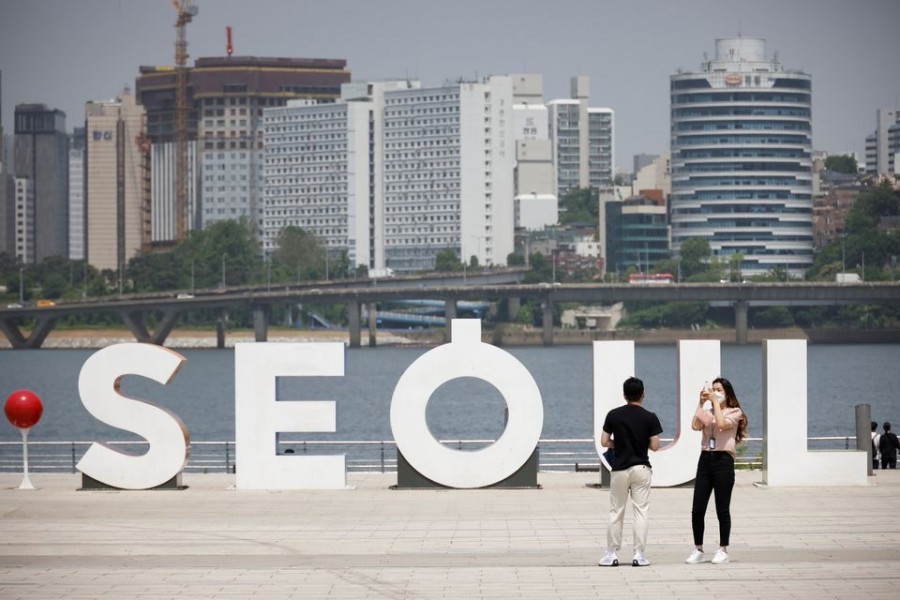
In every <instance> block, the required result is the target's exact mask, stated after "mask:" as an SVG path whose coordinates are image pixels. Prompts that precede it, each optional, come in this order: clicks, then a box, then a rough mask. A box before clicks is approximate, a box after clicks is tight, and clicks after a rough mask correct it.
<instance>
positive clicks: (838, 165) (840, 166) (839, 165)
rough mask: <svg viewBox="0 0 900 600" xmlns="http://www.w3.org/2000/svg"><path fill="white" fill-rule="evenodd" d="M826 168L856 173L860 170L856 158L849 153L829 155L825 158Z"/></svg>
mask: <svg viewBox="0 0 900 600" xmlns="http://www.w3.org/2000/svg"><path fill="white" fill-rule="evenodd" d="M825 168H826V169H828V170H829V171H836V172H838V173H849V174H855V173H857V172H858V170H859V169H858V167H857V164H856V159H855V158H854V157H853V156H851V155H849V154H841V155H838V156H829V157H828V158H826V159H825Z"/></svg>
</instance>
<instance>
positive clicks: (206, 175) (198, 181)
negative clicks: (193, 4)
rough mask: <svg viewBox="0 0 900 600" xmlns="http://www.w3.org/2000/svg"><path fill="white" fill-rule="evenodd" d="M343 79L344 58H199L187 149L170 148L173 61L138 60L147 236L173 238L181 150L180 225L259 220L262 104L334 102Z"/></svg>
mask: <svg viewBox="0 0 900 600" xmlns="http://www.w3.org/2000/svg"><path fill="white" fill-rule="evenodd" d="M349 81H350V71H349V70H348V69H347V61H346V60H344V59H304V58H257V57H238V56H227V57H218V58H199V59H197V60H196V61H195V62H194V65H193V66H192V67H188V68H187V72H186V89H185V98H186V106H187V110H186V119H185V125H184V130H185V140H186V146H187V147H186V151H185V153H184V154H179V152H177V148H176V141H177V134H178V120H177V116H178V115H177V113H178V111H177V105H178V98H177V95H178V94H177V92H178V77H177V70H176V68H174V67H141V68H140V75H139V76H138V78H137V80H136V96H137V99H138V102H139V103H140V104H141V105H143V107H144V109H145V110H146V114H147V136H148V137H149V140H150V142H151V143H152V150H151V152H152V160H151V170H152V172H153V183H152V201H151V204H152V210H151V212H152V214H153V225H152V239H153V242H154V244H160V243H162V244H166V243H171V242H174V241H177V240H178V238H179V227H178V220H177V214H178V213H177V210H176V207H177V204H176V192H175V190H176V185H175V182H176V178H177V166H178V165H177V161H178V160H179V156H181V157H185V160H186V163H187V164H186V165H185V171H184V173H185V175H186V179H187V185H186V188H187V197H186V199H185V203H186V212H187V213H188V215H189V216H188V218H187V222H186V224H185V228H186V229H187V230H190V229H195V228H202V227H205V226H207V225H209V224H210V223H213V222H216V221H220V220H225V219H238V218H240V217H246V218H247V219H248V220H249V221H250V222H252V223H253V224H254V226H258V225H259V220H260V217H261V213H262V206H261V201H262V197H263V194H262V188H263V178H262V177H263V169H262V165H263V118H262V117H263V109H265V108H268V107H273V106H283V105H284V104H286V103H287V101H288V100H290V99H294V98H307V99H310V100H315V101H320V102H333V101H334V100H335V99H337V98H338V97H339V96H340V91H341V84H343V83H347V82H349Z"/></svg>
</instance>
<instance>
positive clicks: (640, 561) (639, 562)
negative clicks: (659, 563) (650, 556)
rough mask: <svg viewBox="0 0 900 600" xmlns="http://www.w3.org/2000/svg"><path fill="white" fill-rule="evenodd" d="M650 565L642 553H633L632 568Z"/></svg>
mask: <svg viewBox="0 0 900 600" xmlns="http://www.w3.org/2000/svg"><path fill="white" fill-rule="evenodd" d="M649 564H650V561H649V560H647V557H646V556H644V553H643V552H641V551H640V550H635V551H634V558H633V559H632V561H631V566H632V567H646V566H647V565H649Z"/></svg>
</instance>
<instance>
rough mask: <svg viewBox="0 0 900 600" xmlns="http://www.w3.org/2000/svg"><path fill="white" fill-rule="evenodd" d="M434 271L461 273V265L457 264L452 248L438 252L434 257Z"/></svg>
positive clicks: (456, 257) (457, 258)
mask: <svg viewBox="0 0 900 600" xmlns="http://www.w3.org/2000/svg"><path fill="white" fill-rule="evenodd" d="M434 270H435V271H437V272H438V273H449V272H453V271H462V263H460V262H459V257H458V256H457V255H456V251H455V250H453V249H452V248H445V249H443V250H441V251H439V252H438V253H437V255H436V256H435V257H434Z"/></svg>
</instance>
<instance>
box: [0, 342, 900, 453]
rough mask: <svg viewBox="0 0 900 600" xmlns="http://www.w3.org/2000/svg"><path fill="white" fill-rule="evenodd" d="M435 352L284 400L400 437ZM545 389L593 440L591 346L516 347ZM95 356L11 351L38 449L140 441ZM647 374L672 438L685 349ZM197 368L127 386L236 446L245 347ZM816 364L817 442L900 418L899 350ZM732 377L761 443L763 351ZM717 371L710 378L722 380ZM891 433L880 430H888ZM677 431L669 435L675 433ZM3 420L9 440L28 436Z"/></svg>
mask: <svg viewBox="0 0 900 600" xmlns="http://www.w3.org/2000/svg"><path fill="white" fill-rule="evenodd" d="M427 351H428V349H427V348H403V347H378V348H358V349H349V348H348V349H347V350H346V363H345V376H344V377H337V378H324V377H322V378H304V379H300V378H283V379H281V380H280V383H279V395H280V397H281V398H282V399H288V398H289V399H292V400H303V399H307V400H335V401H336V402H337V431H336V432H335V433H333V434H303V437H304V438H305V439H310V440H392V439H393V436H392V434H391V429H390V400H391V396H392V394H393V391H394V387H395V385H396V383H397V381H398V380H399V378H400V376H401V375H402V374H403V372H404V371H405V370H406V369H407V367H409V366H410V364H412V362H413V361H415V359H416V358H418V357H419V356H421V355H422V354H423V353H425V352H427ZM507 351H508V352H510V353H511V354H512V355H514V356H515V357H516V358H518V359H519V360H520V361H521V362H522V363H523V364H524V365H525V367H526V368H527V369H528V370H529V371H530V373H531V374H532V376H533V377H534V378H535V380H536V381H537V384H538V387H539V388H540V391H541V395H542V398H543V402H544V429H543V433H542V435H541V437H542V438H544V439H551V438H566V439H572V438H590V437H591V436H592V432H593V425H592V420H593V409H592V389H591V378H592V368H591V347H590V346H589V345H584V346H557V347H549V348H545V347H523V348H511V349H507ZM94 352H96V350H49V349H48V350H0V383H2V385H0V396H2V397H3V398H6V396H7V395H8V394H9V393H11V392H12V391H14V390H16V389H21V388H27V389H31V390H33V391H35V392H36V393H37V394H38V395H39V396H40V397H41V399H42V401H43V403H44V414H43V417H42V418H41V421H40V422H39V423H38V424H37V425H36V426H35V427H34V428H33V429H32V430H31V432H30V434H29V440H35V441H72V440H74V441H102V440H133V439H136V438H135V436H134V434H131V433H129V432H125V431H122V430H118V429H115V428H112V427H109V426H107V425H105V424H103V423H101V422H100V421H98V420H97V419H95V418H94V417H93V416H92V415H91V414H90V413H88V411H87V410H86V409H85V408H84V406H83V405H82V403H81V401H80V399H79V395H78V375H79V372H80V370H81V367H82V365H83V364H84V362H85V360H86V359H87V358H88V357H89V356H90V355H91V354H93V353H94ZM635 352H636V368H637V373H636V375H637V376H638V377H640V378H642V379H643V380H644V382H645V386H646V392H647V394H646V395H647V400H646V401H645V406H646V407H647V408H649V409H650V410H653V411H654V412H656V413H657V414H658V415H659V417H660V421H661V422H662V425H663V429H664V430H665V432H666V433H669V434H673V433H674V431H675V420H676V414H675V410H676V406H675V397H676V369H677V355H676V347H675V346H674V345H671V346H636V349H635ZM179 353H180V354H182V355H183V356H185V357H186V358H187V363H186V364H185V365H184V367H183V368H182V369H181V371H180V372H179V373H178V375H177V376H176V377H175V379H174V380H173V381H172V383H171V384H169V385H168V386H161V385H159V384H157V383H155V382H152V381H149V380H146V379H144V378H140V377H136V376H128V377H125V378H124V380H123V385H122V390H123V392H124V393H125V394H126V395H128V396H131V397H136V398H141V399H145V400H150V401H153V402H155V403H157V404H160V405H162V406H165V407H166V408H168V409H169V410H171V411H172V412H174V413H175V414H177V415H178V416H179V417H180V418H181V419H182V421H183V422H184V423H185V425H186V426H187V428H188V430H189V431H190V435H191V439H192V440H193V441H219V440H233V439H234V351H233V350H231V349H228V350H205V349H204V350H179ZM807 360H808V398H809V400H808V402H809V410H808V436H810V437H816V436H852V435H855V424H854V419H855V408H854V407H855V405H856V404H859V403H867V404H869V405H870V406H871V408H872V417H873V418H874V419H875V420H877V421H878V422H879V424H880V423H881V422H883V421H893V422H900V344H872V345H865V344H853V345H811V346H808V347H807ZM722 374H723V375H724V376H725V377H727V378H728V379H730V380H731V381H732V383H733V384H734V386H735V390H736V392H737V395H738V398H739V399H740V401H741V403H742V405H743V406H744V409H745V411H746V413H747V414H748V416H749V418H750V435H751V436H752V437H759V436H761V434H762V392H761V390H762V348H761V346H759V345H750V346H734V345H723V346H722ZM717 375H718V373H710V374H709V378H710V379H713V378H714V377H715V376H717ZM504 408H505V403H504V401H503V399H502V397H501V396H500V394H499V392H497V390H495V389H494V388H493V387H492V386H491V385H489V384H487V383H486V382H483V381H480V380H476V379H471V378H462V379H457V380H454V381H452V382H449V383H446V384H444V385H443V386H442V387H441V388H439V389H438V390H437V392H436V393H435V394H434V396H432V398H431V400H430V401H429V404H428V410H427V420H428V424H429V427H430V428H431V430H432V433H433V434H434V435H435V436H436V437H438V438H440V439H453V440H457V439H496V438H497V437H498V436H499V435H500V434H501V433H502V431H503V427H504ZM879 429H880V427H879ZM666 433H664V434H663V437H666ZM19 439H20V436H19V433H18V432H17V431H16V430H15V429H14V428H13V427H12V426H11V425H9V424H0V441H16V440H19Z"/></svg>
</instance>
